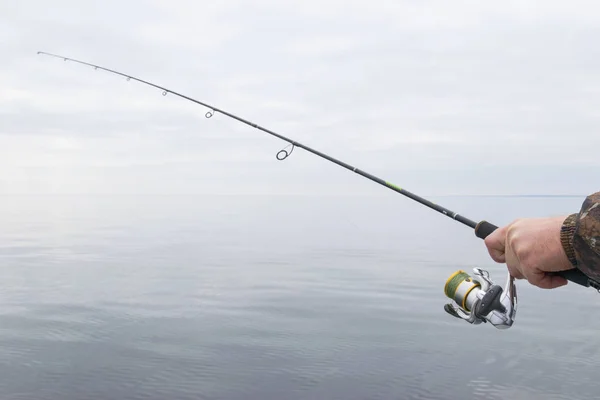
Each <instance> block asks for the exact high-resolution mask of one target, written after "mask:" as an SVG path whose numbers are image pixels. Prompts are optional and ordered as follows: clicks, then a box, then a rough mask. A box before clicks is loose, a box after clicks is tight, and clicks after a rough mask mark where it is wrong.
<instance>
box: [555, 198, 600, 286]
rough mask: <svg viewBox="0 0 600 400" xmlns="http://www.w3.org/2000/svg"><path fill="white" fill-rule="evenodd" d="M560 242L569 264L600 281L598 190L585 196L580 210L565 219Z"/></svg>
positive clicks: (599, 200)
mask: <svg viewBox="0 0 600 400" xmlns="http://www.w3.org/2000/svg"><path fill="white" fill-rule="evenodd" d="M561 243H562V245H563V248H564V250H565V253H566V254H567V257H568V258H569V261H571V264H573V265H574V266H575V267H577V268H578V269H579V270H580V271H581V272H583V273H584V274H586V275H587V276H588V277H590V278H592V279H594V280H597V281H600V192H597V193H594V194H591V195H589V196H588V197H586V199H585V201H584V202H583V204H582V206H581V210H580V211H579V212H578V213H576V214H571V215H569V216H568V217H567V218H566V219H565V221H564V222H563V225H562V229H561Z"/></svg>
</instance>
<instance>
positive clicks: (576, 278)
mask: <svg viewBox="0 0 600 400" xmlns="http://www.w3.org/2000/svg"><path fill="white" fill-rule="evenodd" d="M496 229H498V227H497V226H496V225H494V224H490V223H489V222H487V221H481V222H479V223H478V224H477V225H476V226H475V236H477V237H478V238H481V239H485V238H486V237H488V236H489V235H490V234H491V233H492V232H494V231H495V230H496ZM556 274H557V275H559V276H562V277H563V278H565V279H567V280H569V281H571V282H573V283H576V284H578V285H581V286H585V287H589V286H590V278H589V277H588V276H587V275H586V274H584V273H583V272H581V271H580V270H578V269H570V270H567V271H560V272H556Z"/></svg>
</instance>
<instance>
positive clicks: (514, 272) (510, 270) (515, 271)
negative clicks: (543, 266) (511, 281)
mask: <svg viewBox="0 0 600 400" xmlns="http://www.w3.org/2000/svg"><path fill="white" fill-rule="evenodd" d="M506 266H507V267H508V273H509V274H510V275H511V276H512V277H513V278H515V279H526V278H525V275H523V273H522V272H521V271H520V270H519V269H518V268H517V267H515V266H514V265H511V264H509V263H506Z"/></svg>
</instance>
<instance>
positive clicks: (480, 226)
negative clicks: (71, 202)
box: [37, 51, 600, 291]
mask: <svg viewBox="0 0 600 400" xmlns="http://www.w3.org/2000/svg"><path fill="white" fill-rule="evenodd" d="M37 54H41V55H46V56H50V57H55V58H59V59H62V60H64V61H65V62H66V61H72V62H75V63H79V64H83V65H87V66H90V67H93V68H94V69H95V70H98V69H101V70H104V71H107V72H110V73H112V74H116V75H120V76H123V77H125V78H126V79H127V81H130V80H132V79H133V80H135V81H138V82H140V83H143V84H145V85H149V86H152V87H155V88H157V89H159V90H161V91H162V95H163V96H166V95H167V94H169V93H170V94H173V95H175V96H178V97H181V98H183V99H186V100H189V101H191V102H194V103H196V104H200V105H202V106H204V107H206V108H208V109H209V111H207V112H206V114H205V117H206V118H211V117H213V116H214V114H215V113H217V112H219V113H221V114H223V115H226V116H228V117H230V118H233V119H235V120H237V121H239V122H242V123H244V124H246V125H249V126H251V127H253V128H256V129H258V130H261V131H263V132H266V133H268V134H270V135H272V136H275V137H277V138H279V139H281V140H283V141H285V142H288V143H289V145H288V146H286V147H285V148H283V149H282V150H280V151H279V152H278V153H277V154H276V156H275V157H276V158H277V160H279V161H283V160H285V159H287V158H288V157H289V156H290V155H291V154H292V152H293V151H294V149H295V148H296V147H300V148H303V149H304V150H306V151H308V152H311V153H313V154H315V155H317V156H319V157H322V158H324V159H326V160H328V161H331V162H332V163H334V164H337V165H339V166H341V167H343V168H346V169H348V170H350V171H352V172H354V173H356V174H358V175H361V176H363V177H365V178H367V179H369V180H371V181H373V182H375V183H378V184H380V185H382V186H385V187H387V188H388V189H391V190H393V191H395V192H397V193H400V194H402V195H404V196H406V197H409V198H411V199H412V200H415V201H417V202H419V203H421V204H423V205H425V206H427V207H429V208H431V209H433V210H435V211H438V212H439V213H442V214H444V215H446V216H447V217H449V218H452V219H453V220H455V221H458V222H460V223H462V224H464V225H466V226H468V227H470V228H473V229H474V231H475V235H476V236H477V237H478V238H481V239H485V238H486V237H487V236H488V235H489V234H491V233H492V232H493V231H495V230H496V229H498V227H497V226H495V225H493V224H491V223H489V222H487V221H485V220H482V221H480V222H475V221H473V220H470V219H468V218H466V217H464V216H462V215H459V214H458V213H456V212H454V211H451V210H449V209H447V208H445V207H442V206H440V205H438V204H436V203H433V202H431V201H429V200H427V199H425V198H423V197H420V196H418V195H416V194H414V193H411V192H409V191H408V190H406V189H403V188H401V187H399V186H396V185H394V184H393V183H390V182H388V181H385V180H383V179H381V178H379V177H377V176H375V175H372V174H370V173H368V172H365V171H362V170H360V169H358V168H356V167H354V166H352V165H350V164H347V163H345V162H343V161H340V160H338V159H335V158H333V157H331V156H329V155H327V154H324V153H321V152H320V151H318V150H315V149H312V148H310V147H308V146H306V145H303V144H302V143H299V142H297V141H295V140H293V139H290V138H287V137H285V136H283V135H281V134H279V133H276V132H273V131H271V130H269V129H266V128H263V127H262V126H260V125H258V124H256V123H254V122H250V121H248V120H246V119H244V118H241V117H238V116H237V115H234V114H232V113H229V112H227V111H225V110H222V109H219V108H217V107H214V106H212V105H210V104H207V103H204V102H202V101H199V100H196V99H193V98H191V97H189V96H186V95H184V94H181V93H178V92H175V91H173V90H170V89H168V88H166V87H163V86H160V85H157V84H154V83H152V82H148V81H146V80H143V79H140V78H137V77H135V76H133V75H128V74H125V73H122V72H119V71H115V70H113V69H110V68H105V67H102V66H100V65H96V64H92V63H88V62H85V61H81V60H76V59H74V58H70V57H64V56H61V55H58V54H52V53H47V52H44V51H38V52H37ZM290 147H291V149H290V150H289V151H288V150H287V149H288V148H290ZM558 274H559V275H561V276H563V277H564V278H566V279H568V280H570V281H572V282H575V283H577V284H579V285H582V286H587V287H589V286H592V287H594V288H596V289H598V290H599V291H600V282H597V281H594V280H592V279H591V278H589V277H588V276H586V275H585V274H584V273H583V272H581V271H580V270H578V269H571V270H568V271H562V272H558Z"/></svg>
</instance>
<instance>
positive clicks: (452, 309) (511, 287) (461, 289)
mask: <svg viewBox="0 0 600 400" xmlns="http://www.w3.org/2000/svg"><path fill="white" fill-rule="evenodd" d="M473 272H474V274H473V277H471V276H470V275H469V274H467V273H466V272H465V271H463V270H458V271H456V272H455V273H454V274H452V275H451V276H450V277H449V278H448V280H447V281H446V285H445V286H444V294H445V295H446V297H448V298H450V299H452V300H453V301H452V302H451V303H448V304H446V305H444V310H445V311H446V312H447V313H448V314H450V315H452V316H454V317H456V318H461V319H463V320H465V321H467V322H469V323H471V324H474V325H477V324H480V323H485V322H489V323H490V324H492V325H493V326H495V327H496V328H498V329H508V328H510V327H511V326H512V324H513V323H514V320H515V315H516V312H517V290H516V287H515V283H514V278H513V277H512V276H511V275H510V273H509V274H508V276H507V278H506V284H505V286H504V289H503V288H502V287H501V286H500V285H497V284H495V283H494V282H493V281H492V280H491V279H490V277H489V273H488V272H487V271H485V270H482V269H481V268H473Z"/></svg>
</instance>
